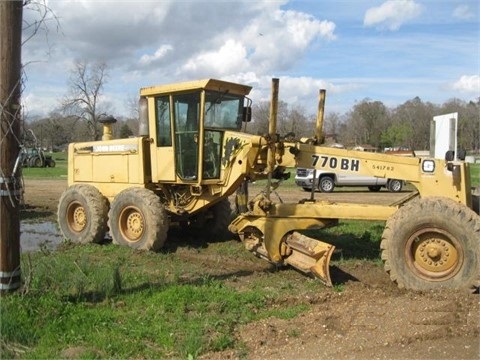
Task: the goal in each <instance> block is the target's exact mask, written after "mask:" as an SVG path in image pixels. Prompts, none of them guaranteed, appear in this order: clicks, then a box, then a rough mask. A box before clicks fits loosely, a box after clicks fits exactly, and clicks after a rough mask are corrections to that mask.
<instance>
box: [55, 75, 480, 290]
mask: <svg viewBox="0 0 480 360" xmlns="http://www.w3.org/2000/svg"><path fill="white" fill-rule="evenodd" d="M278 83H279V82H278V79H273V81H272V101H271V109H270V123H269V134H267V135H265V136H256V135H251V134H247V133H244V132H241V128H242V124H243V123H244V122H248V121H249V120H250V118H251V107H250V106H249V105H250V103H251V102H250V100H249V99H248V98H247V95H248V94H249V92H250V90H251V88H250V87H249V86H244V85H239V84H234V83H230V82H225V81H220V80H214V79H208V80H201V81H193V82H186V83H178V84H172V85H163V86H155V87H147V88H143V89H141V90H140V102H139V108H140V119H139V136H138V137H134V138H129V139H111V135H110V134H111V129H110V128H109V126H110V125H109V124H105V125H104V126H105V129H104V134H105V135H104V138H103V139H102V141H95V142H83V143H72V144H70V145H69V149H68V188H67V189H66V190H65V191H64V193H63V194H62V196H61V198H60V201H59V206H58V222H59V225H60V229H61V231H62V233H63V235H64V236H65V238H68V239H70V240H72V241H74V242H79V243H89V242H101V241H103V239H104V237H105V235H106V233H107V232H110V235H111V237H112V241H113V242H114V243H116V244H120V245H126V246H130V247H132V248H135V249H145V250H158V249H159V248H161V247H162V246H163V244H164V242H165V240H166V238H167V231H168V229H169V227H170V226H171V224H173V223H181V224H189V225H191V226H194V225H195V226H199V227H200V228H203V229H204V230H205V232H207V233H210V234H211V235H212V236H216V235H217V234H218V233H219V232H220V231H221V230H223V229H226V228H227V226H228V229H229V230H230V231H232V232H234V233H236V234H238V235H239V237H240V238H241V239H242V241H243V242H244V244H245V246H246V248H247V249H248V250H250V251H252V252H253V253H255V254H256V255H257V256H260V257H262V258H264V259H266V260H268V261H270V262H272V263H274V264H277V265H287V264H288V265H291V266H294V267H295V268H297V269H299V270H301V271H303V272H305V273H312V274H314V275H316V276H317V277H319V278H320V279H321V280H322V281H323V282H324V283H326V284H327V285H331V284H332V282H331V279H330V274H329V262H330V257H331V255H332V253H333V250H334V247H333V246H332V245H329V244H326V243H324V242H321V241H319V240H316V239H312V238H309V237H307V236H305V235H302V234H301V233H299V232H298V231H300V230H305V229H314V228H324V227H327V226H332V225H335V224H337V223H338V220H339V219H362V220H384V221H386V226H385V230H384V232H383V235H382V241H381V245H380V247H381V256H382V260H383V261H384V264H385V270H386V272H387V273H388V274H389V275H390V278H391V279H392V280H393V281H395V282H396V283H397V284H398V286H399V287H402V288H407V289H416V290H424V289H432V288H439V287H448V288H472V287H476V286H478V285H479V279H480V276H479V274H480V245H479V243H480V218H479V216H478V215H477V214H476V213H475V212H474V211H473V210H472V209H471V207H472V195H471V191H470V176H469V164H467V163H465V162H463V161H459V160H456V159H455V158H454V157H453V158H452V159H450V160H448V161H447V160H439V159H431V158H418V157H413V158H408V157H399V156H394V155H385V154H378V153H367V152H359V151H349V150H344V149H336V148H330V147H325V146H321V145H320V139H321V137H322V136H321V135H322V124H323V107H324V101H325V97H324V96H325V93H324V92H323V91H320V101H319V111H318V116H317V124H316V131H315V135H314V136H313V137H312V138H310V139H302V140H300V141H295V142H291V141H290V142H289V141H287V140H286V139H285V138H282V137H281V136H279V135H278V134H277V132H276V111H277V104H278ZM288 167H306V168H314V169H316V170H342V171H343V172H350V173H355V174H359V175H374V176H378V177H386V178H395V179H401V180H405V181H408V182H409V183H411V184H413V185H414V186H415V188H416V191H415V192H412V193H407V194H406V195H405V197H404V198H403V199H402V200H401V201H399V202H397V203H394V204H390V205H371V204H353V203H332V202H326V201H318V200H316V199H315V198H314V194H313V192H312V194H311V196H310V198H308V199H305V200H302V201H300V202H298V203H275V202H274V201H272V200H271V196H270V195H271V191H272V189H274V188H275V187H276V186H278V184H279V183H280V182H281V180H282V179H285V178H286V177H287V176H288V175H289V174H288V173H287V172H286V169H287V168H288ZM258 179H267V180H268V181H267V184H268V185H267V187H266V190H265V191H264V192H262V193H261V194H259V195H258V196H256V197H254V198H253V199H250V200H249V199H248V191H247V185H246V184H247V183H248V181H253V180H258ZM236 191H237V204H238V209H240V210H241V212H240V213H239V214H238V216H237V217H236V218H235V219H234V220H233V222H231V223H230V214H231V213H230V204H229V201H228V197H229V196H230V195H232V194H234V193H235V192H236ZM229 223H230V225H229Z"/></svg>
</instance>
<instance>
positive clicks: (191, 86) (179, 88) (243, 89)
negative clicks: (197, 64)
mask: <svg viewBox="0 0 480 360" xmlns="http://www.w3.org/2000/svg"><path fill="white" fill-rule="evenodd" d="M198 89H205V90H213V91H219V92H226V91H228V92H229V93H230V94H236V95H248V94H249V93H250V90H251V89H252V87H251V86H247V85H241V84H236V83H232V82H228V81H223V80H217V79H204V80H195V81H188V82H179V83H174V84H166V85H158V86H150V87H144V88H141V89H140V96H152V95H162V94H171V93H176V92H183V91H191V90H198Z"/></svg>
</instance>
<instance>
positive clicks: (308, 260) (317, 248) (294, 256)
mask: <svg viewBox="0 0 480 360" xmlns="http://www.w3.org/2000/svg"><path fill="white" fill-rule="evenodd" d="M285 242H286V244H287V245H288V248H289V251H291V253H290V255H289V256H288V257H287V258H286V259H285V262H286V263H288V264H290V265H291V266H293V267H295V268H297V269H298V270H300V271H302V272H304V273H312V274H313V275H315V276H316V277H317V278H319V279H320V281H321V282H323V283H324V284H325V285H326V286H332V280H331V279H330V258H331V257H332V254H333V250H334V249H335V246H333V245H330V244H327V243H324V242H322V241H319V240H316V239H312V238H310V237H308V236H305V235H302V234H300V233H298V232H293V233H292V234H291V235H289V236H288V237H287V239H286V241H285Z"/></svg>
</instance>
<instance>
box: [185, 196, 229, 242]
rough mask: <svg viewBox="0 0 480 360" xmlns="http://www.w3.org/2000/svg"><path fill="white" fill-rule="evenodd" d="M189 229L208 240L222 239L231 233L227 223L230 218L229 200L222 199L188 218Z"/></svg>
mask: <svg viewBox="0 0 480 360" xmlns="http://www.w3.org/2000/svg"><path fill="white" fill-rule="evenodd" d="M190 220H191V221H190V225H191V227H190V230H193V231H196V232H197V233H200V234H201V235H202V237H203V238H205V239H208V240H213V241H214V240H223V239H225V238H226V236H227V235H230V234H231V233H230V232H229V231H228V225H230V222H231V220H232V209H231V207H230V201H228V199H223V200H221V201H219V202H218V203H216V204H215V205H213V206H211V207H210V208H208V209H206V210H204V211H202V212H200V213H199V214H197V215H195V216H194V217H192V218H191V219H190Z"/></svg>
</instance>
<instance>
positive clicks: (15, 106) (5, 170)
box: [0, 0, 23, 293]
mask: <svg viewBox="0 0 480 360" xmlns="http://www.w3.org/2000/svg"><path fill="white" fill-rule="evenodd" d="M22 15H23V1H21V0H14V1H0V292H2V293H3V292H6V291H13V290H16V289H18V288H19V287H20V285H21V272H20V206H19V205H20V200H19V198H20V196H21V181H20V177H19V174H18V171H17V173H14V168H15V162H16V159H17V157H18V154H19V150H20V147H19V145H20V143H19V139H20V111H21V107H20V95H21V68H22V64H21V49H22Z"/></svg>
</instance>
